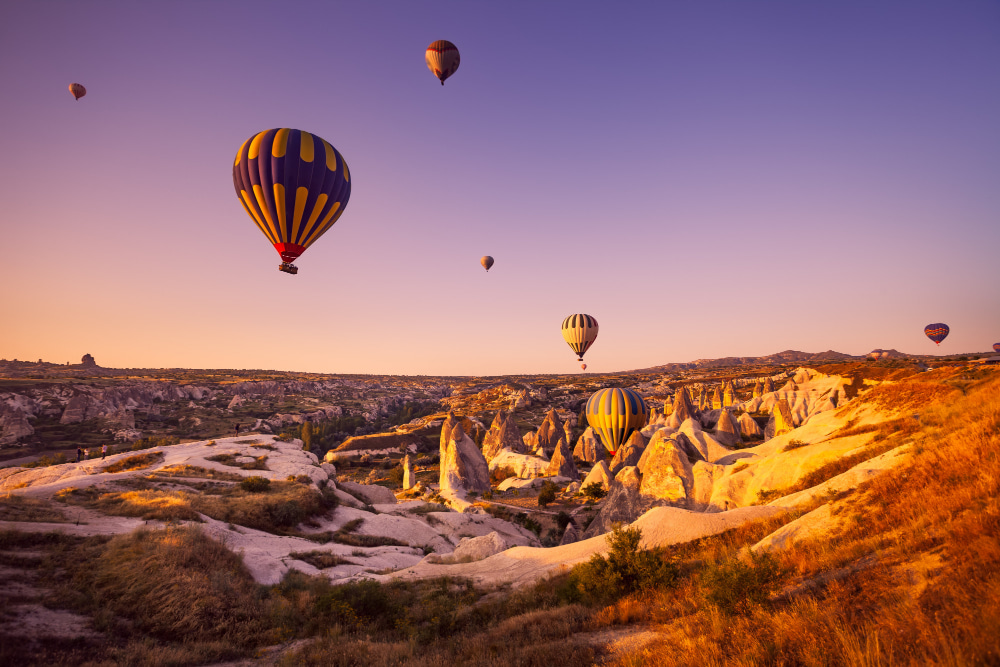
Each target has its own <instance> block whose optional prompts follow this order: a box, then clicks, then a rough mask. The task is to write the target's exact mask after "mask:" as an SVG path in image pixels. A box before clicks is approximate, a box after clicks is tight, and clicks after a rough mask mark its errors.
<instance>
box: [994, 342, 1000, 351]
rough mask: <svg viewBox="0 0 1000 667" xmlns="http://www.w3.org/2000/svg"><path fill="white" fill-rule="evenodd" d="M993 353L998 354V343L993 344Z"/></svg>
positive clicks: (999, 349)
mask: <svg viewBox="0 0 1000 667" xmlns="http://www.w3.org/2000/svg"><path fill="white" fill-rule="evenodd" d="M993 351H994V352H1000V343H993Z"/></svg>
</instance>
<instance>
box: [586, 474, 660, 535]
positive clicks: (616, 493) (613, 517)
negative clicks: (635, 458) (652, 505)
mask: <svg viewBox="0 0 1000 667" xmlns="http://www.w3.org/2000/svg"><path fill="white" fill-rule="evenodd" d="M641 485H642V477H641V476H640V475H639V469H638V468H636V467H635V466H629V467H627V468H622V470H621V472H619V473H618V474H617V475H616V476H615V481H614V483H612V484H611V489H610V490H609V491H608V497H607V499H606V500H605V501H604V507H603V508H601V511H600V512H599V513H598V514H597V516H595V517H594V520H593V521H592V522H591V523H590V526H589V527H588V528H587V530H586V532H584V534H583V539H587V538H590V537H595V536H597V535H603V534H604V533H606V532H608V531H609V530H611V527H612V526H613V525H614V524H616V523H620V524H622V525H626V524H629V523H632V522H633V521H635V520H636V519H637V518H638V517H639V516H640V515H641V514H642V513H643V512H644V511H646V509H648V508H647V507H646V505H647V502H646V501H645V500H644V499H643V497H642V494H641V493H640V492H639V487H640V486H641Z"/></svg>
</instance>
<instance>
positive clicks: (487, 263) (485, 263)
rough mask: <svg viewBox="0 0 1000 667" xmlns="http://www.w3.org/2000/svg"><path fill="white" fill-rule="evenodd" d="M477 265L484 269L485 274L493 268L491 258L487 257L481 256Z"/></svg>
mask: <svg viewBox="0 0 1000 667" xmlns="http://www.w3.org/2000/svg"><path fill="white" fill-rule="evenodd" d="M479 263H480V264H482V265H483V268H484V269H486V272H487V273H489V271H490V267H491V266H493V258H492V257H490V256H489V255H483V256H482V258H481V259H480V260H479Z"/></svg>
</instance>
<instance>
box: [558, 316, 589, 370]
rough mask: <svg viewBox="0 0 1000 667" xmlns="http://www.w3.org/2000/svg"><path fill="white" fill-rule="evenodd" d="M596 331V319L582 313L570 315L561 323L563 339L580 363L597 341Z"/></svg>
mask: <svg viewBox="0 0 1000 667" xmlns="http://www.w3.org/2000/svg"><path fill="white" fill-rule="evenodd" d="M597 331H598V326H597V319H596V318H594V317H592V316H591V315H584V314H583V313H577V314H576V315H570V316H569V317H567V318H566V319H565V320H563V323H562V335H563V338H564V339H565V340H566V343H567V344H568V345H569V346H570V348H572V349H573V351H574V352H576V354H577V357H578V358H579V360H580V361H583V355H584V354H586V352H587V350H589V349H590V346H591V345H593V344H594V341H595V340H596V339H597Z"/></svg>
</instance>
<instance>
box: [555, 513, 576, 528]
mask: <svg viewBox="0 0 1000 667" xmlns="http://www.w3.org/2000/svg"><path fill="white" fill-rule="evenodd" d="M570 521H572V518H570V516H569V514H567V513H566V512H564V511H560V512H559V514H557V515H556V525H558V526H559V530H566V526H568V525H569V523H570Z"/></svg>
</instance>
